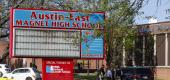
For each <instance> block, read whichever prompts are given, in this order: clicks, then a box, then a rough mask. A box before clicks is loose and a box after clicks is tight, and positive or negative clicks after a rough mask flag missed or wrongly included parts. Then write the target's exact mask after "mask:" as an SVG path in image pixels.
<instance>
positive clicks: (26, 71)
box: [22, 69, 30, 73]
mask: <svg viewBox="0 0 170 80" xmlns="http://www.w3.org/2000/svg"><path fill="white" fill-rule="evenodd" d="M29 72H30V70H29V69H23V70H22V73H29Z"/></svg>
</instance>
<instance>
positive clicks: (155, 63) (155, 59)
mask: <svg viewBox="0 0 170 80" xmlns="http://www.w3.org/2000/svg"><path fill="white" fill-rule="evenodd" d="M156 51H157V50H156V34H154V53H153V55H154V65H155V66H157V58H156V57H157V56H156V54H157V53H156Z"/></svg>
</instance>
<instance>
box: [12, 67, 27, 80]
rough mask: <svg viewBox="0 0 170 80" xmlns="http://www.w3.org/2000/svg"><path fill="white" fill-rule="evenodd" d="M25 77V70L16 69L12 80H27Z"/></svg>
mask: <svg viewBox="0 0 170 80" xmlns="http://www.w3.org/2000/svg"><path fill="white" fill-rule="evenodd" d="M25 76H26V75H25V74H24V70H23V69H16V70H14V71H13V72H12V75H11V78H12V79H14V80H25Z"/></svg>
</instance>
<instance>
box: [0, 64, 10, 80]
mask: <svg viewBox="0 0 170 80" xmlns="http://www.w3.org/2000/svg"><path fill="white" fill-rule="evenodd" d="M10 71H11V69H10V68H9V67H8V65H7V64H0V77H3V75H5V74H7V73H9V72H10Z"/></svg>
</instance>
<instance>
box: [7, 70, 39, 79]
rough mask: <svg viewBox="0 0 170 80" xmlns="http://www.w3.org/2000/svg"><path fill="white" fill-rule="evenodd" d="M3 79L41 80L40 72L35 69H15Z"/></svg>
mask: <svg viewBox="0 0 170 80" xmlns="http://www.w3.org/2000/svg"><path fill="white" fill-rule="evenodd" d="M4 78H8V79H14V80H41V79H42V78H41V75H40V72H39V71H38V70H37V69H35V68H17V69H15V70H13V71H12V72H11V73H9V74H6V75H4Z"/></svg>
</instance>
